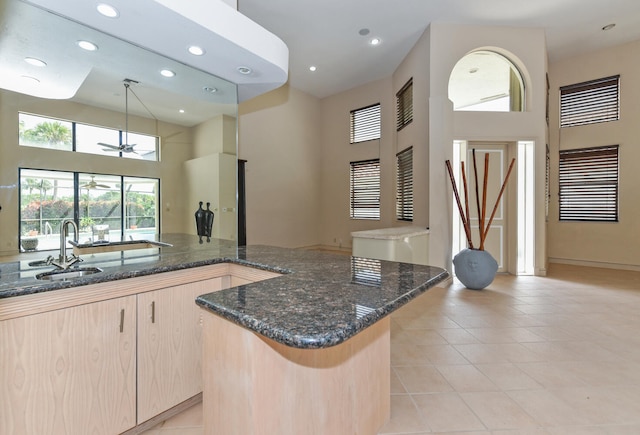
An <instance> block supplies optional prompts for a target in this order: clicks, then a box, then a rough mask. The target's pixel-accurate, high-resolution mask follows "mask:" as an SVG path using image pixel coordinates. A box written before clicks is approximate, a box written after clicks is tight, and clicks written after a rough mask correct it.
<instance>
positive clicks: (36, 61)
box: [24, 57, 47, 67]
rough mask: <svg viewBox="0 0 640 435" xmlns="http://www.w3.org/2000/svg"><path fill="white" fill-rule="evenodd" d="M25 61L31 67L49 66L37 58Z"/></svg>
mask: <svg viewBox="0 0 640 435" xmlns="http://www.w3.org/2000/svg"><path fill="white" fill-rule="evenodd" d="M24 61H25V62H27V63H28V64H29V65H33V66H39V67H43V66H47V63H46V62H45V61H43V60H40V59H36V58H35V57H25V58H24Z"/></svg>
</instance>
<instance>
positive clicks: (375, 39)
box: [369, 38, 382, 45]
mask: <svg viewBox="0 0 640 435" xmlns="http://www.w3.org/2000/svg"><path fill="white" fill-rule="evenodd" d="M380 42H382V41H380V38H373V39H371V41H369V44H371V45H378V44H380Z"/></svg>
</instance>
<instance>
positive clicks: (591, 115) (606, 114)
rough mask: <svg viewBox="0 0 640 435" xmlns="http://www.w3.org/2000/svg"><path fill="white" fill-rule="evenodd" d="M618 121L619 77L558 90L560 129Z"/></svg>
mask: <svg viewBox="0 0 640 435" xmlns="http://www.w3.org/2000/svg"><path fill="white" fill-rule="evenodd" d="M618 119H620V76H619V75H617V76H612V77H605V78H602V79H597V80H591V81H589V82H583V83H577V84H574V85H569V86H563V87H561V88H560V127H574V126H576V125H585V124H595V123H598V122H608V121H617V120H618Z"/></svg>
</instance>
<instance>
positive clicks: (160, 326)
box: [138, 278, 222, 423]
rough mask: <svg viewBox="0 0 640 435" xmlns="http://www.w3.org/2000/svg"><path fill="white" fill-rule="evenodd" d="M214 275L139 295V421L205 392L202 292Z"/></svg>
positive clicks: (213, 286) (213, 283) (215, 286)
mask: <svg viewBox="0 0 640 435" xmlns="http://www.w3.org/2000/svg"><path fill="white" fill-rule="evenodd" d="M221 285H222V278H214V279H209V280H205V281H199V282H194V283H189V284H182V285H178V286H175V287H170V288H166V289H161V290H156V291H152V292H147V293H142V294H139V295H138V423H142V422H144V421H146V420H148V419H150V418H152V417H154V416H156V415H158V414H160V413H161V412H164V411H166V410H168V409H170V408H172V407H174V406H176V405H178V404H179V403H181V402H183V401H185V400H187V399H189V398H190V397H193V396H195V395H197V394H199V393H200V392H202V364H201V361H202V319H201V316H202V312H201V311H202V310H200V308H199V307H198V306H197V305H196V304H195V303H194V300H195V299H196V297H198V296H199V295H201V294H204V293H208V292H212V291H217V290H220V289H221Z"/></svg>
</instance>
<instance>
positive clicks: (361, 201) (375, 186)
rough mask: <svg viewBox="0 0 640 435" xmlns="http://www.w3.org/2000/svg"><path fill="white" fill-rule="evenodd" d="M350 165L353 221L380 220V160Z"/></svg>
mask: <svg viewBox="0 0 640 435" xmlns="http://www.w3.org/2000/svg"><path fill="white" fill-rule="evenodd" d="M350 165H351V174H350V175H351V183H350V184H351V189H350V204H351V206H350V215H351V219H373V220H376V219H380V159H374V160H364V161H360V162H351V163H350Z"/></svg>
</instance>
